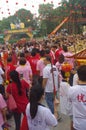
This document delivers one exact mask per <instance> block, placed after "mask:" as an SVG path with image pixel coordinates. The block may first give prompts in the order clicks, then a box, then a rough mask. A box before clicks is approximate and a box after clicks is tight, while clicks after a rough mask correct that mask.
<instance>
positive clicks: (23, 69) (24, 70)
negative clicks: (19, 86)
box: [16, 65, 32, 83]
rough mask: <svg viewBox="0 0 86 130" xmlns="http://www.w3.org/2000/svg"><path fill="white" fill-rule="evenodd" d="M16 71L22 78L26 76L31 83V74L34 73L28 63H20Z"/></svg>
mask: <svg viewBox="0 0 86 130" xmlns="http://www.w3.org/2000/svg"><path fill="white" fill-rule="evenodd" d="M16 71H17V72H18V73H19V74H20V77H21V78H24V79H25V80H26V81H27V82H28V83H30V82H31V81H30V76H31V75H32V71H31V68H29V66H28V65H19V66H18V67H17V68H16Z"/></svg>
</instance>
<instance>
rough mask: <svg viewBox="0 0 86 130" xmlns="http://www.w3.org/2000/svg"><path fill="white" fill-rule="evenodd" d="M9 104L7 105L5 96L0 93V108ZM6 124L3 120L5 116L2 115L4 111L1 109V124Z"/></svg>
mask: <svg viewBox="0 0 86 130" xmlns="http://www.w3.org/2000/svg"><path fill="white" fill-rule="evenodd" d="M6 106H7V105H6V102H5V100H4V99H3V96H2V95H1V94H0V110H1V109H3V108H5V107H6ZM3 124H4V120H3V116H2V113H1V111H0V126H1V125H3Z"/></svg>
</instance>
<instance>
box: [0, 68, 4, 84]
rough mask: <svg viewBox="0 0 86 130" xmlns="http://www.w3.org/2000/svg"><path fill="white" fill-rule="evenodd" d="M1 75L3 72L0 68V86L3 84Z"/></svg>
mask: <svg viewBox="0 0 86 130" xmlns="http://www.w3.org/2000/svg"><path fill="white" fill-rule="evenodd" d="M3 74H4V71H3V70H2V68H1V67H0V84H2V83H3V78H2V76H1V75H3Z"/></svg>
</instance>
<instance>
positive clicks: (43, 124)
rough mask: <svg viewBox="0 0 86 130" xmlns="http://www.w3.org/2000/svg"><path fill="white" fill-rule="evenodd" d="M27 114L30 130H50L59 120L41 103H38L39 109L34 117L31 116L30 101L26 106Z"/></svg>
mask: <svg viewBox="0 0 86 130" xmlns="http://www.w3.org/2000/svg"><path fill="white" fill-rule="evenodd" d="M26 116H27V121H28V126H29V130H50V129H49V126H56V125H57V124H58V123H57V120H56V118H55V116H54V115H53V114H52V113H51V111H50V110H49V109H48V108H46V107H44V106H41V105H38V111H37V114H36V116H35V118H34V119H31V116H30V103H28V105H27V107H26Z"/></svg>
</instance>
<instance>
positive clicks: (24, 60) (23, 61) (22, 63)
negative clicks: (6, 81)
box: [19, 57, 26, 65]
mask: <svg viewBox="0 0 86 130" xmlns="http://www.w3.org/2000/svg"><path fill="white" fill-rule="evenodd" d="M19 64H20V65H25V64H26V59H25V58H24V57H22V58H20V60H19Z"/></svg>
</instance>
